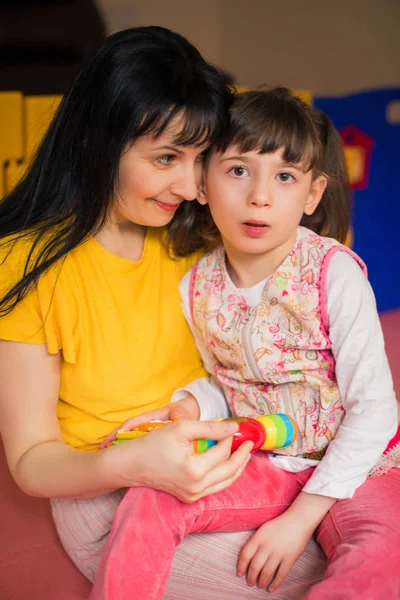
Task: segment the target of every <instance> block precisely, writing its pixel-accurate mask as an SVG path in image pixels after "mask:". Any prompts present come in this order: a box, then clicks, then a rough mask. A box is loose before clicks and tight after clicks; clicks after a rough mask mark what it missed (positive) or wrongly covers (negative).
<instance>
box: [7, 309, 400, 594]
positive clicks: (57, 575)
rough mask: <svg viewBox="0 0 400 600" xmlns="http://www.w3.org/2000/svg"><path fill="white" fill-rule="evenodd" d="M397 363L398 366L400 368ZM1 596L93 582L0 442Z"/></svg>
mask: <svg viewBox="0 0 400 600" xmlns="http://www.w3.org/2000/svg"><path fill="white" fill-rule="evenodd" d="M381 322H382V327H383V331H384V335H385V341H386V350H387V353H388V356H389V362H390V364H391V368H392V373H393V377H394V381H395V389H396V390H397V395H398V396H399V395H400V364H399V363H400V358H399V354H398V352H397V346H398V341H399V339H400V310H397V311H391V312H387V313H385V314H383V315H381ZM396 366H397V368H396ZM0 446H1V447H0V489H1V495H0V514H1V519H0V540H1V547H0V596H1V599H2V600H36V599H37V600H47V599H48V600H81V599H83V598H87V597H88V594H89V590H90V584H89V583H88V581H87V580H86V579H85V578H84V577H83V576H82V575H81V574H80V573H79V572H78V571H77V569H76V568H75V567H74V565H73V564H72V563H71V561H70V560H69V558H68V557H67V556H66V554H65V553H64V551H63V549H62V546H61V544H60V542H59V541H58V538H57V534H56V531H55V528H54V525H53V523H52V520H51V515H50V507H49V503H48V501H47V500H45V499H42V498H29V497H28V496H26V495H25V494H23V493H22V492H21V491H20V490H19V489H18V488H17V486H16V485H15V483H14V482H13V480H12V479H11V476H10V474H9V472H8V470H7V466H6V463H5V458H4V452H3V448H2V445H1V444H0Z"/></svg>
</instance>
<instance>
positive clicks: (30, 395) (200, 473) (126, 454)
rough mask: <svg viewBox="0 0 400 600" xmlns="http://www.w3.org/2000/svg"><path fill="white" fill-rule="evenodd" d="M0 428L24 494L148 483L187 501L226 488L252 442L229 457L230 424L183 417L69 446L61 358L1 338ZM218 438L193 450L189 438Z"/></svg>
mask: <svg viewBox="0 0 400 600" xmlns="http://www.w3.org/2000/svg"><path fill="white" fill-rule="evenodd" d="M0 381H1V386H0V427H1V435H2V438H3V442H4V446H5V450H6V456H7V461H8V465H9V468H10V471H11V474H12V476H13V477H14V479H15V481H16V483H17V484H18V485H19V487H21V489H23V490H24V491H25V492H26V493H27V494H29V495H32V496H40V497H50V498H51V497H83V496H96V495H99V494H102V493H105V492H107V491H110V490H112V489H116V488H120V487H129V486H149V487H155V488H157V489H160V490H164V491H166V492H169V493H171V494H173V495H175V496H176V497H179V498H180V499H181V500H183V501H185V502H192V501H194V500H197V499H198V498H201V497H202V496H204V495H207V494H210V493H215V492H217V491H220V490H222V489H224V488H225V487H227V486H229V485H231V483H233V481H235V479H236V478H237V477H238V476H239V475H240V473H241V472H242V470H243V468H244V466H245V465H246V463H247V459H248V457H249V452H250V449H251V447H252V444H251V443H250V442H249V443H247V444H243V445H242V446H241V447H240V448H239V449H238V450H237V451H236V452H235V453H233V454H232V455H230V448H231V442H232V440H231V437H230V436H231V435H232V434H233V433H234V432H235V431H236V430H237V425H236V424H234V423H224V422H216V423H200V422H198V421H197V422H195V421H193V422H190V421H180V422H177V423H173V424H171V425H170V426H168V427H165V428H163V429H161V430H159V431H155V432H153V433H151V434H149V435H147V436H144V437H143V438H139V439H137V440H132V441H129V442H125V443H124V444H119V445H117V446H114V447H112V448H109V449H107V450H102V451H98V452H82V451H79V450H76V449H74V448H72V447H70V446H69V445H67V444H66V443H65V442H64V441H63V438H62V434H61V430H60V426H59V423H58V419H57V402H58V393H59V383H60V355H59V354H58V355H51V354H49V353H48V352H47V346H46V345H44V344H43V345H35V344H24V343H18V342H8V341H4V340H0ZM197 438H211V439H218V440H223V441H222V442H221V443H220V444H217V445H216V446H214V447H213V448H210V450H209V451H208V452H206V453H203V454H195V452H194V448H193V444H192V440H194V439H197Z"/></svg>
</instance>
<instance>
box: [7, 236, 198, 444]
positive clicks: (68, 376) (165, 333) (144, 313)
mask: <svg viewBox="0 0 400 600" xmlns="http://www.w3.org/2000/svg"><path fill="white" fill-rule="evenodd" d="M162 235H163V230H162V229H159V228H155V229H152V228H148V230H147V233H146V238H145V242H144V250H143V255H142V257H141V259H140V260H139V261H138V262H132V261H129V260H126V259H123V258H121V257H118V256H116V255H114V254H111V253H110V252H108V251H107V250H105V248H103V246H101V244H100V243H99V242H97V241H96V240H95V239H94V238H90V239H89V240H88V241H86V242H85V243H84V244H82V245H81V246H79V247H78V248H76V249H75V250H73V251H72V252H70V253H69V254H68V256H67V257H66V259H65V261H64V262H63V263H62V265H61V264H57V265H56V266H54V267H53V268H52V269H51V270H50V271H49V272H48V273H46V274H45V275H43V276H42V277H41V278H40V279H39V283H38V285H37V287H36V288H35V289H34V290H33V291H32V292H30V293H29V294H28V295H27V297H26V298H25V299H24V300H23V301H21V302H20V304H19V305H18V306H17V307H16V308H15V309H14V310H13V311H12V312H11V313H10V314H9V315H7V316H5V317H2V318H0V338H1V339H5V340H12V341H16V342H25V343H32V344H47V348H48V352H49V353H50V354H55V353H57V352H58V351H59V350H61V352H62V355H61V356H62V364H61V379H60V393H59V402H58V418H59V422H60V425H61V429H62V432H63V436H64V439H65V441H66V442H67V443H68V444H70V445H71V446H74V447H76V448H79V449H82V450H92V449H94V448H96V447H97V444H98V443H99V442H100V441H101V440H102V439H103V438H104V437H105V435H106V434H108V433H109V432H110V431H111V430H112V429H113V428H114V427H115V426H117V425H119V424H120V423H121V422H123V421H124V420H126V419H128V418H129V417H132V416H135V415H137V414H141V413H143V412H145V411H148V410H154V409H157V408H160V407H162V406H165V405H166V404H167V403H168V402H169V400H170V397H171V394H172V392H173V391H174V390H175V389H177V388H179V387H181V386H184V385H186V384H187V383H189V382H190V381H193V380H194V379H196V378H197V377H203V376H204V375H205V372H204V371H203V369H202V366H201V360H200V357H199V355H198V352H197V349H196V347H195V344H194V342H193V339H192V336H191V333H190V330H189V328H188V326H187V324H186V322H185V318H184V316H183V314H182V311H181V307H180V298H179V290H178V284H179V281H180V279H181V278H182V277H183V275H184V274H185V272H186V271H187V270H188V269H190V267H191V266H192V264H193V262H194V261H195V259H196V256H192V257H189V258H184V259H176V260H173V259H172V258H170V257H169V256H168V254H167V252H166V250H165V248H164V246H163V244H162ZM28 251H29V243H28V242H23V241H21V242H18V243H17V245H16V246H15V247H14V249H13V250H12V251H11V253H10V254H9V256H8V257H7V258H6V260H5V262H3V264H2V261H3V259H4V256H5V255H6V252H7V250H6V249H4V248H3V247H1V248H0V291H3V290H4V289H7V288H8V289H9V288H10V287H11V284H12V283H15V282H16V281H17V280H18V275H20V274H21V270H22V268H23V266H24V263H25V260H26V256H27V252H28ZM22 372H23V371H22V369H21V374H22Z"/></svg>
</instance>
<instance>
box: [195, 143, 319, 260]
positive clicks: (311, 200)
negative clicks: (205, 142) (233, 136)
mask: <svg viewBox="0 0 400 600" xmlns="http://www.w3.org/2000/svg"><path fill="white" fill-rule="evenodd" d="M282 155H283V151H282V149H279V150H277V151H276V152H273V153H271V154H259V153H258V152H257V151H251V152H246V153H242V154H241V153H240V152H239V151H238V150H237V148H235V147H230V148H228V149H227V150H226V152H224V153H217V152H213V153H212V154H211V156H210V158H209V159H208V161H207V166H206V169H205V173H204V180H203V182H202V185H201V189H200V192H199V196H198V198H199V202H201V203H202V204H206V203H208V204H209V206H210V211H211V214H212V217H213V219H214V221H215V223H216V225H217V227H218V229H219V231H220V232H221V236H222V240H223V243H224V246H225V248H226V250H227V252H228V254H229V251H232V252H235V253H236V254H237V253H238V252H239V253H244V254H263V253H267V252H271V251H278V252H279V251H280V250H282V254H283V256H282V260H283V258H284V257H285V256H286V255H287V254H288V253H289V252H290V250H291V248H292V246H293V243H294V241H295V237H296V228H297V226H298V225H299V223H300V221H301V219H302V216H303V214H304V213H305V214H307V215H310V214H312V213H313V212H314V210H315V209H316V207H317V206H318V203H319V202H320V200H321V196H322V194H323V192H324V190H325V187H326V178H325V177H323V176H320V177H317V178H316V179H313V175H312V171H307V172H305V171H304V169H305V166H304V165H302V164H295V165H294V164H287V163H285V161H284V160H283V156H282Z"/></svg>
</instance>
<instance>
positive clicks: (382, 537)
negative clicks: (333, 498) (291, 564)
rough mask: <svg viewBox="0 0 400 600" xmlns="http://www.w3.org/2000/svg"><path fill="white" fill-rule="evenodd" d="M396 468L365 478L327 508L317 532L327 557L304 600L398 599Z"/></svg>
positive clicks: (399, 484)
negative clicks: (347, 496) (322, 574)
mask: <svg viewBox="0 0 400 600" xmlns="http://www.w3.org/2000/svg"><path fill="white" fill-rule="evenodd" d="M399 515H400V469H396V468H393V469H391V470H390V471H389V472H388V473H386V474H385V475H381V476H380V477H369V478H368V479H367V481H366V482H365V483H364V484H363V485H362V486H361V487H360V488H359V489H358V490H357V492H356V493H355V495H354V497H353V498H351V499H350V500H341V501H339V502H338V503H337V504H335V506H333V507H332V509H331V510H330V512H329V514H328V515H327V516H326V517H325V519H324V520H323V521H322V523H321V525H320V527H319V528H318V530H317V539H318V542H319V543H320V544H321V546H322V548H323V549H324V551H325V553H326V555H327V557H328V563H329V566H328V569H327V571H326V574H325V577H324V578H323V580H322V581H321V582H320V583H318V584H316V585H315V586H314V587H313V588H312V590H311V591H310V592H309V593H308V595H307V596H306V599H307V600H320V599H321V598H323V599H324V600H336V599H342V598H346V600H353V599H357V600H359V599H360V598H362V599H363V600H381V599H382V598H385V600H398V599H399V598H400V518H399Z"/></svg>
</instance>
